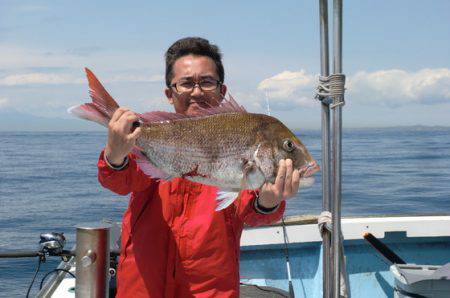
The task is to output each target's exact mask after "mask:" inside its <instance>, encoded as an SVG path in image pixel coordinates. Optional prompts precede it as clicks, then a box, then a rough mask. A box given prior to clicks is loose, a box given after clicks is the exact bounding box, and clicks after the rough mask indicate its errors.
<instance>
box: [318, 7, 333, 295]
mask: <svg viewBox="0 0 450 298" xmlns="http://www.w3.org/2000/svg"><path fill="white" fill-rule="evenodd" d="M319 17H320V58H321V59H320V64H321V72H320V73H321V75H322V76H324V77H326V76H328V75H329V74H330V72H329V69H330V66H329V47H328V40H329V38H328V0H320V15H319ZM321 106H322V114H321V116H322V198H323V204H322V210H323V211H331V186H330V107H329V104H328V103H325V102H323V101H322V104H321ZM322 242H323V258H322V265H323V266H322V272H323V283H322V286H323V297H326V298H330V297H331V289H332V282H333V270H332V267H331V234H330V233H329V232H328V231H327V230H325V233H324V234H323V241H322Z"/></svg>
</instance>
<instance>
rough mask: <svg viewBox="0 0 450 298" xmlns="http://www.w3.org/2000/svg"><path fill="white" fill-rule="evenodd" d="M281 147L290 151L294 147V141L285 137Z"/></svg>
mask: <svg viewBox="0 0 450 298" xmlns="http://www.w3.org/2000/svg"><path fill="white" fill-rule="evenodd" d="M283 149H284V150H286V151H287V152H292V151H294V149H295V146H294V143H293V142H292V141H291V140H289V139H286V140H284V141H283Z"/></svg>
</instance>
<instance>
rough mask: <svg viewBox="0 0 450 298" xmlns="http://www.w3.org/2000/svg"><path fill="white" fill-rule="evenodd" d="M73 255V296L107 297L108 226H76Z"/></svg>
mask: <svg viewBox="0 0 450 298" xmlns="http://www.w3.org/2000/svg"><path fill="white" fill-rule="evenodd" d="M75 255H76V257H75V260H76V272H75V273H76V280H75V297H83V298H84V297H95V298H97V297H98V298H100V297H108V296H109V282H108V281H109V279H108V274H109V273H108V271H109V270H108V269H109V227H96V228H82V227H78V228H77V246H76V251H75Z"/></svg>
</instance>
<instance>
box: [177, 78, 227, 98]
mask: <svg viewBox="0 0 450 298" xmlns="http://www.w3.org/2000/svg"><path fill="white" fill-rule="evenodd" d="M211 80H212V81H215V82H216V87H215V88H214V89H211V90H204V89H203V88H202V86H201V85H200V83H201V82H202V81H205V80H204V79H203V80H200V81H192V83H194V85H193V86H192V88H191V89H190V90H187V91H178V88H177V83H179V82H180V81H178V82H176V83H173V84H170V87H171V88H174V89H175V91H176V92H178V93H179V94H182V93H189V92H192V91H194V89H195V86H198V88H200V90H202V92H211V91H214V90H216V89H217V88H219V87H220V86H221V85H222V84H223V82H222V81H220V80H216V79H212V78H211Z"/></svg>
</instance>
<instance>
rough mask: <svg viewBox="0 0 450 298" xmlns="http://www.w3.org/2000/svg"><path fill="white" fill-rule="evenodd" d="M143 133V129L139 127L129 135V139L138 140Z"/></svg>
mask: <svg viewBox="0 0 450 298" xmlns="http://www.w3.org/2000/svg"><path fill="white" fill-rule="evenodd" d="M141 133H142V128H141V127H138V128H136V129H135V130H134V131H133V132H132V133H131V134H130V135H129V139H130V140H136V139H137V138H138V137H139V136H140V135H141Z"/></svg>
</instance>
